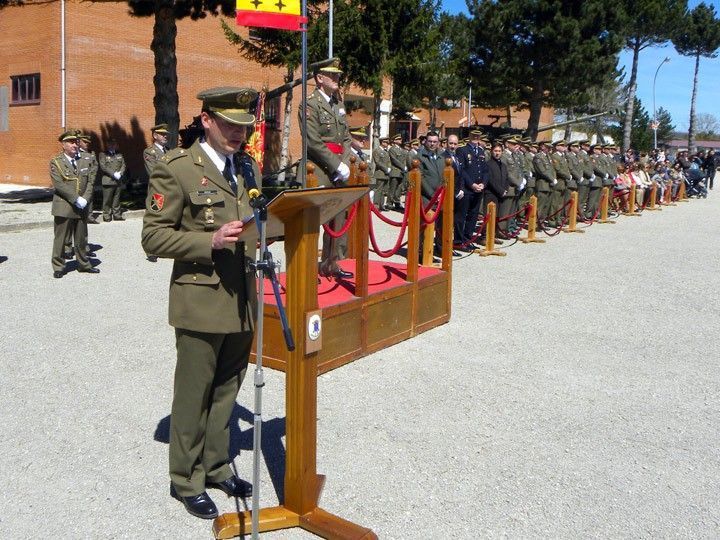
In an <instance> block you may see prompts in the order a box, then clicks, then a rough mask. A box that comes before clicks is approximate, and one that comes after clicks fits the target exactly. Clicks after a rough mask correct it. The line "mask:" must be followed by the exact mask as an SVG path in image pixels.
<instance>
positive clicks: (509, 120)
mask: <svg viewBox="0 0 720 540" xmlns="http://www.w3.org/2000/svg"><path fill="white" fill-rule="evenodd" d="M505 116H506V117H507V126H506V127H509V128H511V127H512V109H511V108H510V105H507V106H506V107H505Z"/></svg>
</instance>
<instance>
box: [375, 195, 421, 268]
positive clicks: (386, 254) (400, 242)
mask: <svg viewBox="0 0 720 540" xmlns="http://www.w3.org/2000/svg"><path fill="white" fill-rule="evenodd" d="M412 197H413V194H412V192H408V194H407V196H406V197H405V213H404V214H403V220H402V222H401V223H400V224H399V226H400V232H399V234H398V237H397V240H396V241H395V245H394V246H393V247H392V248H390V249H389V250H387V251H383V250H381V249H380V247H378V244H377V238H375V227H374V225H373V219H372V212H371V213H370V216H369V217H370V219H369V220H368V233H369V236H370V244H372V249H373V251H374V252H375V254H376V255H378V256H379V257H382V258H383V259H386V258H388V257H392V256H393V255H395V254H396V253H397V252H398V250H399V249H400V248H401V247H402V246H403V245H404V244H403V238H404V237H405V229H407V225H408V213H409V209H410V207H411V206H412ZM370 204H371V210H373V208H374V209H375V210H377V208H375V205H373V204H372V203H370ZM380 217H382V216H380Z"/></svg>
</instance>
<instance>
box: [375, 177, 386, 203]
mask: <svg viewBox="0 0 720 540" xmlns="http://www.w3.org/2000/svg"><path fill="white" fill-rule="evenodd" d="M388 182H389V179H387V178H377V179H376V180H375V190H374V193H373V204H374V205H375V206H377V207H378V209H380V208H382V207H383V206H384V205H385V195H386V194H387V190H388Z"/></svg>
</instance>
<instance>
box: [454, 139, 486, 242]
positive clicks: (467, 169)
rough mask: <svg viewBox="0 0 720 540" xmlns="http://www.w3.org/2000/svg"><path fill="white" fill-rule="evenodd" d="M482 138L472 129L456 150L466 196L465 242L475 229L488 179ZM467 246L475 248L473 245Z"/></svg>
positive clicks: (469, 238) (468, 240)
mask: <svg viewBox="0 0 720 540" xmlns="http://www.w3.org/2000/svg"><path fill="white" fill-rule="evenodd" d="M482 138H483V132H482V131H480V130H473V131H471V132H470V142H469V143H468V144H467V145H465V146H463V147H461V148H458V150H457V158H458V161H459V165H458V168H459V169H460V176H461V178H462V181H463V184H464V187H463V189H464V191H465V196H466V197H468V200H467V204H466V206H465V208H466V212H465V225H464V227H463V242H465V243H467V242H470V240H471V238H472V237H473V235H474V234H475V230H476V229H477V221H478V215H479V214H480V207H481V206H482V202H483V190H484V189H485V185H486V184H487V181H488V174H489V173H488V166H487V161H486V160H485V149H484V148H483V146H482V140H481V139H482ZM468 247H470V248H471V249H474V248H475V246H473V245H469V246H468Z"/></svg>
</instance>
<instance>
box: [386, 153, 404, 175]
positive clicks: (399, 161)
mask: <svg viewBox="0 0 720 540" xmlns="http://www.w3.org/2000/svg"><path fill="white" fill-rule="evenodd" d="M388 154H390V177H391V178H402V175H403V174H404V173H405V167H406V166H407V165H406V163H407V152H406V151H405V150H403V149H402V148H401V147H399V146H397V145H392V146H391V147H390V148H389V149H388Z"/></svg>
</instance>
